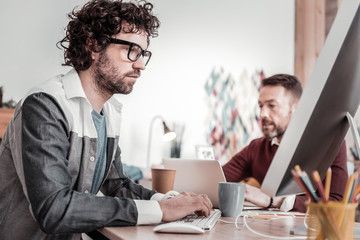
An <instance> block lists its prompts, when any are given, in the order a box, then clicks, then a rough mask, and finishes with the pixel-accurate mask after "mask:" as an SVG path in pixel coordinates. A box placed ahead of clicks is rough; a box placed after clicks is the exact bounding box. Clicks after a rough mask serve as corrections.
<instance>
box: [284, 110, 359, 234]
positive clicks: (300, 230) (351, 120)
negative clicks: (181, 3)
mask: <svg viewBox="0 0 360 240" xmlns="http://www.w3.org/2000/svg"><path fill="white" fill-rule="evenodd" d="M346 118H347V120H348V121H349V125H350V129H351V133H352V135H353V138H354V142H355V147H356V150H357V152H358V154H359V155H360V137H359V131H358V130H357V127H356V124H355V120H354V118H353V117H352V116H351V114H350V113H348V112H347V113H346ZM359 163H360V162H359ZM290 234H292V235H302V236H306V235H307V229H306V227H305V225H304V224H301V225H299V226H297V227H295V228H293V229H291V230H290ZM359 237H360V227H354V238H359Z"/></svg>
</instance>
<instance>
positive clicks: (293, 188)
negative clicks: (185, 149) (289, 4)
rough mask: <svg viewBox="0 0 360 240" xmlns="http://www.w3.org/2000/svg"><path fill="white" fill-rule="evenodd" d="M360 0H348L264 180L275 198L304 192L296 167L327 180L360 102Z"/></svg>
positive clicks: (329, 35)
mask: <svg viewBox="0 0 360 240" xmlns="http://www.w3.org/2000/svg"><path fill="white" fill-rule="evenodd" d="M359 2H360V0H344V1H343V3H342V5H341V7H340V9H339V11H338V13H337V16H336V18H335V20H334V23H333V26H332V28H331V30H330V32H329V34H328V36H327V39H326V41H325V44H324V46H323V48H322V51H321V53H320V56H319V58H318V61H317V63H316V65H315V67H314V70H313V73H312V75H311V77H310V79H309V82H308V84H307V86H306V87H305V88H304V92H303V95H302V97H301V98H300V101H299V104H298V108H297V110H296V111H295V113H294V114H293V117H292V119H291V121H290V123H289V126H288V128H287V130H286V132H285V134H284V136H283V139H282V141H281V144H280V146H279V148H278V150H277V152H276V154H275V156H274V159H273V161H272V163H271V165H270V168H269V170H268V172H267V174H266V176H265V178H264V181H263V183H262V186H261V190H262V191H263V192H265V193H267V194H268V195H270V196H286V195H289V194H297V193H302V190H301V188H300V187H299V186H298V184H297V183H296V182H295V181H294V179H293V176H292V174H291V169H293V168H294V166H295V165H297V164H298V165H299V166H300V167H301V168H302V169H303V170H304V171H306V172H307V173H308V174H311V173H312V171H313V170H318V171H319V174H320V176H321V178H324V176H325V174H326V171H327V169H328V168H329V167H330V166H331V164H332V162H333V160H334V159H335V157H336V155H337V153H338V151H339V149H340V146H341V144H342V142H343V140H344V137H345V135H346V133H347V131H348V128H349V123H348V120H347V118H346V113H347V112H349V113H350V115H352V116H354V115H355V113H356V111H357V109H358V106H359V103H360V8H359Z"/></svg>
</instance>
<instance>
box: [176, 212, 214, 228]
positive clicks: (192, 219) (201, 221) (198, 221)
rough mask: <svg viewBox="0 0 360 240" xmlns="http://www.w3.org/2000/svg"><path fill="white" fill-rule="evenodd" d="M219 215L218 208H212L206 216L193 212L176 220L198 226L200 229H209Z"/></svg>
mask: <svg viewBox="0 0 360 240" xmlns="http://www.w3.org/2000/svg"><path fill="white" fill-rule="evenodd" d="M220 217H221V212H220V210H219V209H214V210H212V211H211V213H210V215H209V216H208V217H204V216H198V215H196V214H195V213H194V214H191V215H188V216H186V217H184V218H182V219H180V220H178V221H176V222H177V223H187V224H191V225H194V226H197V227H200V228H201V229H204V230H211V229H212V228H213V227H214V226H215V224H216V222H217V220H218V219H219V218H220Z"/></svg>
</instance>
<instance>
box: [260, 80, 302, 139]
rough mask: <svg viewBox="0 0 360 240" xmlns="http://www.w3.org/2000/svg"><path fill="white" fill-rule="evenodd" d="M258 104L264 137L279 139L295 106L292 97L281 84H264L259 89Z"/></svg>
mask: <svg viewBox="0 0 360 240" xmlns="http://www.w3.org/2000/svg"><path fill="white" fill-rule="evenodd" d="M258 105H259V108H260V119H261V131H262V132H263V134H264V137H266V138H268V139H270V140H271V139H273V138H275V137H276V138H278V140H279V141H281V139H282V137H283V135H284V132H285V130H286V128H287V126H288V125H289V122H290V119H291V117H292V114H293V112H294V111H295V108H296V103H294V101H293V97H292V96H291V94H289V93H288V92H287V90H286V89H285V88H284V87H282V86H281V85H276V86H265V87H263V88H262V89H261V91H260V95H259V99H258Z"/></svg>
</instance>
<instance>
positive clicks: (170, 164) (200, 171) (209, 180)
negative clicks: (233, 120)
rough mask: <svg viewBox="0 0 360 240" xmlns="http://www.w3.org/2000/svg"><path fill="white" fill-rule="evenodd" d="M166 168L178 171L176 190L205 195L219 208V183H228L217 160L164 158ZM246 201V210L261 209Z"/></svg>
mask: <svg viewBox="0 0 360 240" xmlns="http://www.w3.org/2000/svg"><path fill="white" fill-rule="evenodd" d="M163 164H164V166H165V168H171V169H176V175H175V183H174V190H175V191H178V192H184V191H186V192H194V193H198V194H200V193H205V194H207V195H208V197H209V198H210V200H211V202H212V204H213V206H214V208H219V207H220V206H219V197H218V191H219V182H226V179H225V175H224V172H223V170H222V167H221V164H220V162H219V161H216V160H202V159H201V160H200V159H195V160H194V159H181V158H164V159H163ZM261 208H262V207H259V206H256V205H254V204H252V203H250V202H247V201H245V203H244V210H253V209H261Z"/></svg>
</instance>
